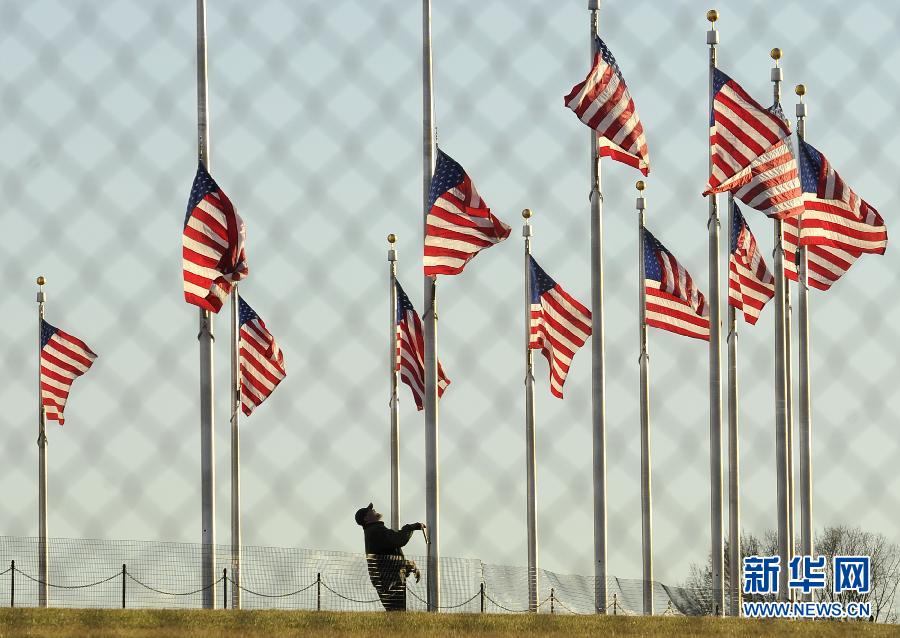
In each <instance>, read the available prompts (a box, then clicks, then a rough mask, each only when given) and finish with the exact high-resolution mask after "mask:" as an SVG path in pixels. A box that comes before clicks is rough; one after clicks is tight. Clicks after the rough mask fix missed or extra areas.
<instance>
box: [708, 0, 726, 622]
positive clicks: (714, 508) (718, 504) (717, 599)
mask: <svg viewBox="0 0 900 638" xmlns="http://www.w3.org/2000/svg"><path fill="white" fill-rule="evenodd" d="M706 19H707V20H709V22H710V29H709V31H707V32H706V44H708V45H709V108H710V112H712V101H713V71H714V70H715V68H716V46H717V45H718V44H719V32H718V31H717V30H716V20H718V19H719V13H718V11H716V10H715V9H712V10H710V11H707V12H706ZM709 171H710V174H712V157H711V156H710V160H709ZM706 226H707V229H708V231H709V279H710V281H709V487H710V490H709V491H710V536H711V546H710V547H711V549H710V556H711V560H712V604H713V608H714V609H713V612H714V613H715V615H717V616H721V615H722V614H723V613H724V610H725V597H724V589H725V580H724V572H725V564H724V563H725V550H724V545H723V540H722V333H721V315H720V302H719V281H720V277H719V204H718V201H717V198H716V196H715V195H713V194H711V195H710V196H709V219H708V221H707V223H706Z"/></svg>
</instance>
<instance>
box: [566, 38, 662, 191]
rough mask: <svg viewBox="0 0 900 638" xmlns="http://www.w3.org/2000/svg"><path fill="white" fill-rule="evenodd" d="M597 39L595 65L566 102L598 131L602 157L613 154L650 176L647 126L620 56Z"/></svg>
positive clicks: (616, 158)
mask: <svg viewBox="0 0 900 638" xmlns="http://www.w3.org/2000/svg"><path fill="white" fill-rule="evenodd" d="M596 41H597V55H596V56H595V58H594V66H593V68H592V69H591V72H590V73H588V76H587V77H586V78H585V79H584V82H580V83H578V84H576V85H575V86H573V87H572V90H571V92H570V93H569V94H568V95H567V96H566V97H565V98H564V102H565V105H566V106H567V107H569V108H570V109H572V110H573V111H574V112H575V114H576V115H577V116H578V119H580V120H581V121H582V122H584V123H585V124H587V125H588V126H589V127H590V128H592V129H593V130H595V131H597V133H598V134H599V141H598V146H599V148H598V150H599V154H600V156H601V157H611V158H612V159H614V160H616V161H618V162H622V163H623V164H628V165H629V166H633V167H635V168H637V169H639V170H640V171H641V172H642V173H643V174H644V175H646V174H647V173H649V172H650V155H649V154H648V152H647V140H646V139H645V138H644V126H643V124H641V120H640V118H639V117H638V114H637V111H635V109H634V101H633V100H632V99H631V94H630V93H629V92H628V87H627V86H625V78H623V77H622V71H621V69H619V65H618V64H616V59H615V58H614V57H613V54H612V53H611V52H610V50H609V49H608V48H607V46H606V44H605V43H604V42H603V40H601V39H600V38H596Z"/></svg>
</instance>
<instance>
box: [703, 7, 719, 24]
mask: <svg viewBox="0 0 900 638" xmlns="http://www.w3.org/2000/svg"><path fill="white" fill-rule="evenodd" d="M706 19H707V20H709V21H710V22H715V21H716V20H718V19H719V12H718V11H716V10H715V9H710V10H709V11H707V12H706Z"/></svg>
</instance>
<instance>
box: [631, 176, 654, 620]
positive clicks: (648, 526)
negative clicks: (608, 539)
mask: <svg viewBox="0 0 900 638" xmlns="http://www.w3.org/2000/svg"><path fill="white" fill-rule="evenodd" d="M635 186H636V187H637V190H638V197H637V203H636V204H635V206H636V208H637V212H638V299H639V301H640V304H639V310H638V313H639V314H638V316H639V317H640V320H639V322H638V323H639V324H640V325H639V330H638V337H639V344H640V365H641V392H640V394H641V540H642V543H641V557H642V560H643V600H644V615H645V616H652V615H653V510H652V501H651V493H650V354H649V352H648V351H647V299H646V294H647V293H646V290H645V286H646V283H645V280H646V278H647V276H646V273H645V272H644V208H645V201H644V182H643V181H640V180H639V181H638V182H637V184H635Z"/></svg>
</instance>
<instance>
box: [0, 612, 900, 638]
mask: <svg viewBox="0 0 900 638" xmlns="http://www.w3.org/2000/svg"><path fill="white" fill-rule="evenodd" d="M524 635H541V636H576V637H577V636H598V635H599V636H665V637H666V638H670V637H675V636H809V637H810V638H812V637H813V636H815V637H817V638H819V637H821V638H829V637H830V636H878V637H880V636H900V626H898V625H876V624H873V623H866V622H835V621H816V622H796V621H794V622H792V621H769V620H736V619H715V618H686V617H656V618H640V617H626V616H617V617H599V616H558V615H557V616H550V615H547V614H541V615H539V616H531V615H493V614H485V615H478V614H438V615H434V614H427V613H413V612H410V613H405V614H386V613H351V612H304V611H293V612H292V611H238V612H235V611H224V610H223V611H203V610H190V611H180V610H179V611H174V610H173V611H165V610H139V609H128V610H125V609H122V610H106V609H104V610H94V609H90V610H88V609H47V610H40V609H0V638H11V637H13V636H29V637H30V636H34V637H41V638H43V637H45V636H46V637H48V638H62V637H63V636H73V637H75V636H78V637H79V638H82V637H84V638H88V637H93V636H97V637H100V638H107V637H112V636H123V637H127V638H169V637H172V638H174V637H176V636H177V637H179V638H180V637H182V636H184V637H186V638H213V637H214V636H215V637H218V636H226V637H229V636H234V637H237V636H241V637H246V638H261V637H263V636H266V637H269V636H272V637H281V636H373V637H375V636H377V637H378V638H386V637H388V636H485V637H488V636H515V637H517V638H522V636H524Z"/></svg>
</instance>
